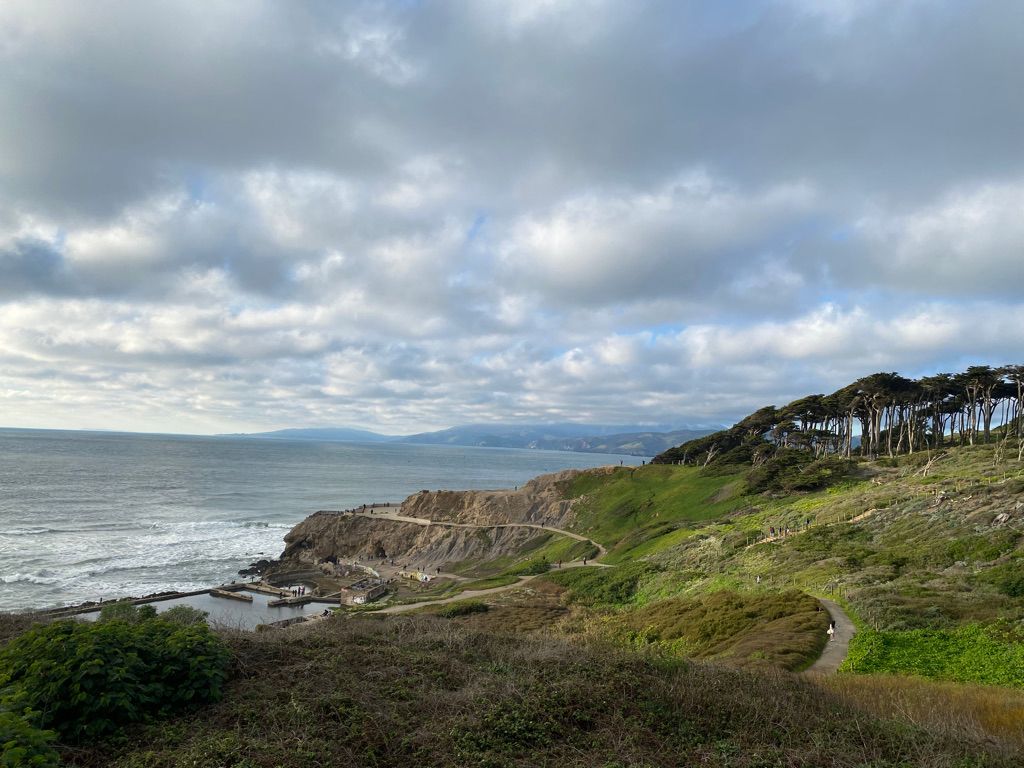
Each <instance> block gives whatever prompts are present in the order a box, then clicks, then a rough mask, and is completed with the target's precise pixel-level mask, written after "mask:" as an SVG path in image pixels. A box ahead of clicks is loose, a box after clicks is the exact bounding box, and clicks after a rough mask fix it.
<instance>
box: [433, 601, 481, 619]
mask: <svg viewBox="0 0 1024 768" xmlns="http://www.w3.org/2000/svg"><path fill="white" fill-rule="evenodd" d="M487 610H488V608H487V603H483V602H481V601H479V600H460V601H459V602H457V603H450V604H448V605H446V606H444V607H443V608H441V609H440V610H439V611H438V612H437V615H438V616H442V617H443V618H446V619H454V618H455V617H456V616H469V615H470V614H473V613H487Z"/></svg>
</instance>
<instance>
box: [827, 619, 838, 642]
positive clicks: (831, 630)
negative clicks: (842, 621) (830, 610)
mask: <svg viewBox="0 0 1024 768" xmlns="http://www.w3.org/2000/svg"><path fill="white" fill-rule="evenodd" d="M826 634H827V635H828V641H829V642H830V643H831V642H832V638H834V637H835V636H836V622H835V621H834V620H832V621H830V622H829V623H828V630H826Z"/></svg>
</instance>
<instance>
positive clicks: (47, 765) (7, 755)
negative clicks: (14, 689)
mask: <svg viewBox="0 0 1024 768" xmlns="http://www.w3.org/2000/svg"><path fill="white" fill-rule="evenodd" d="M36 717H37V714H36V713H34V712H31V711H29V710H25V712H24V714H18V713H17V712H11V711H8V710H0V766H2V768H16V767H17V768H24V767H25V766H31V767H32V768H57V766H59V765H60V756H59V755H58V754H57V750H56V749H54V748H53V740H54V738H55V737H56V735H57V734H55V733H54V732H53V731H43V730H40V729H39V728H36V727H35V726H34V725H32V723H31V720H33V719H35V718H36Z"/></svg>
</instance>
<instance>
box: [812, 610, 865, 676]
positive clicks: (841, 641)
mask: <svg viewBox="0 0 1024 768" xmlns="http://www.w3.org/2000/svg"><path fill="white" fill-rule="evenodd" d="M818 602H820V603H821V604H822V605H823V606H825V610H826V611H828V613H829V616H831V617H832V621H834V622H835V623H836V633H835V635H834V636H833V637H832V640H830V641H829V642H827V643H825V650H823V651H822V652H821V656H820V657H818V660H817V661H816V662H814V663H813V664H812V665H811V666H810V667H808V668H807V671H808V672H813V673H815V674H818V675H834V674H835V673H836V671H837V670H838V669H839V665H840V664H842V663H843V661H844V660H845V659H846V654H847V653H848V652H849V650H850V640H851V639H852V638H853V636H854V635H855V634H856V633H857V628H856V627H855V626H853V622H852V621H850V617H849V616H847V615H846V611H844V610H843V609H842V608H840V607H839V604H838V603H836V602H834V601H832V600H826V599H825V598H823V597H822V598H819V600H818Z"/></svg>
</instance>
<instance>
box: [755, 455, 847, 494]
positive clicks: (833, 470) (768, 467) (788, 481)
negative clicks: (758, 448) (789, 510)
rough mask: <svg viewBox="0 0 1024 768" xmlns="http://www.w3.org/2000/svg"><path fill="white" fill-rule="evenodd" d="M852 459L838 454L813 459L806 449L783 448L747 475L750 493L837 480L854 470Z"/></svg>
mask: <svg viewBox="0 0 1024 768" xmlns="http://www.w3.org/2000/svg"><path fill="white" fill-rule="evenodd" d="M854 466H855V462H853V461H850V460H849V459H844V458H841V457H839V456H826V457H824V458H821V459H818V460H814V457H813V456H812V455H811V454H810V453H808V452H807V451H801V450H797V449H796V448H782V449H779V450H777V451H776V452H775V454H774V455H773V456H772V457H771V458H770V459H768V460H767V461H766V462H765V463H764V464H762V465H761V466H759V467H755V468H754V469H752V470H750V472H749V473H748V475H747V490H748V492H749V493H764V492H768V491H774V492H780V491H781V492H783V493H793V492H794V491H815V490H819V489H821V488H826V487H828V486H829V485H831V484H833V483H836V482H839V481H840V480H843V479H845V478H847V477H849V475H850V473H851V472H852V471H853V468H854Z"/></svg>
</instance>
